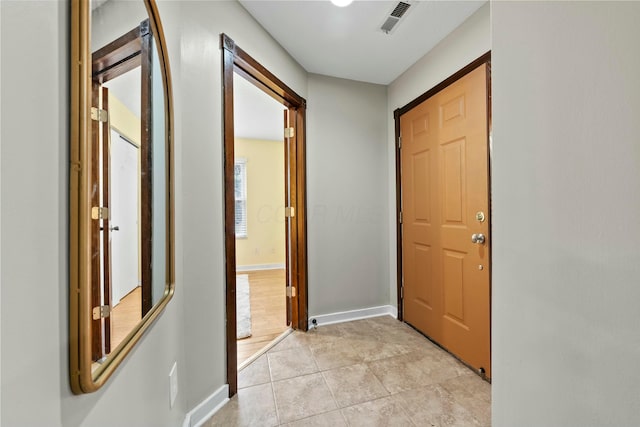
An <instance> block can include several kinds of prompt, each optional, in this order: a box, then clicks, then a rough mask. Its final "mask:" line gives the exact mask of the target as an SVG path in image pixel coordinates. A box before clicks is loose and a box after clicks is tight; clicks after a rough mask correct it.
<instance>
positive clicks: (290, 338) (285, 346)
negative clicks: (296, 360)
mask: <svg viewBox="0 0 640 427" xmlns="http://www.w3.org/2000/svg"><path fill="white" fill-rule="evenodd" d="M306 345H307V339H306V337H305V332H300V331H293V332H292V333H290V334H289V335H287V336H286V337H285V338H284V339H283V340H282V341H280V342H279V343H278V344H276V345H275V346H273V347H272V348H270V349H269V351H268V353H276V352H279V351H283V350H290V349H293V348H299V347H304V346H306Z"/></svg>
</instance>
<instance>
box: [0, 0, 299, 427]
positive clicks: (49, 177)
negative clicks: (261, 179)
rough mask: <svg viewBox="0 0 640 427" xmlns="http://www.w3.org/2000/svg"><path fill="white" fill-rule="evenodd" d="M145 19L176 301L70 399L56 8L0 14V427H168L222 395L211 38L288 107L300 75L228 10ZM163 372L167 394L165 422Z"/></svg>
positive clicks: (17, 7) (217, 129) (175, 8)
mask: <svg viewBox="0 0 640 427" xmlns="http://www.w3.org/2000/svg"><path fill="white" fill-rule="evenodd" d="M159 8H160V14H161V16H162V19H163V25H164V29H165V33H166V37H167V42H168V45H169V46H168V47H169V56H170V60H171V66H172V73H173V83H174V107H175V127H176V134H175V165H176V182H175V185H176V294H175V297H174V299H173V300H172V301H171V302H170V304H169V305H168V307H167V309H166V311H165V312H164V313H163V314H162V315H161V316H160V318H159V320H158V321H157V323H156V324H155V325H154V326H153V327H152V328H151V330H150V331H148V333H147V334H145V336H144V337H143V339H142V340H141V342H140V343H139V344H138V345H137V346H136V348H135V349H134V350H133V352H132V353H131V354H130V355H129V356H128V357H127V359H126V361H125V362H124V363H123V365H122V366H121V367H120V368H119V369H118V371H117V373H116V374H115V375H114V376H113V377H112V378H111V379H110V380H109V381H108V383H107V384H106V385H105V386H104V387H103V388H102V389H101V390H99V391H98V392H96V393H92V394H88V395H82V396H74V395H72V394H71V391H70V389H69V386H68V383H69V381H68V368H67V366H68V359H67V354H68V343H67V342H68V338H67V330H68V324H67V319H68V305H67V299H68V286H69V285H68V283H69V278H68V267H67V266H68V237H67V236H68V166H67V164H68V108H67V105H68V104H69V97H68V89H69V84H68V80H69V77H68V70H69V48H68V46H69V40H68V32H69V30H68V11H69V3H68V2H66V1H60V2H51V1H29V2H24V1H15V2H14V1H5V0H3V1H2V2H0V19H1V25H0V28H1V30H0V31H1V36H0V40H1V43H2V45H1V54H2V57H1V72H0V75H1V80H0V87H1V88H2V97H1V111H2V118H1V121H2V129H1V133H0V139H1V141H2V146H1V150H0V159H1V160H0V161H1V166H2V167H1V172H0V183H1V186H2V191H1V193H0V194H1V197H2V199H1V208H0V218H1V223H0V226H1V230H2V231H1V242H0V251H1V252H2V271H1V272H0V274H1V281H2V301H1V304H0V313H1V320H0V325H1V327H2V330H1V332H2V333H1V337H2V347H1V351H2V353H1V370H0V372H1V377H0V379H1V387H0V389H1V390H2V396H1V397H2V401H1V407H2V418H1V419H0V424H2V425H3V426H12V427H13V426H43V425H46V426H81V425H82V426H102V425H105V426H107V425H109V426H111V425H153V426H176V425H180V424H181V423H182V421H183V419H184V416H185V413H186V412H187V411H188V410H189V409H192V408H194V407H195V406H196V405H197V404H198V403H200V402H201V401H202V400H203V399H205V398H206V397H208V396H209V395H211V394H212V393H213V392H214V391H216V390H217V389H219V388H220V387H221V386H223V385H224V384H225V383H226V378H225V371H226V369H225V348H224V343H225V339H224V282H223V277H224V271H223V265H224V263H223V262H224V254H223V223H222V213H223V208H222V142H221V141H222V125H221V117H222V115H221V102H222V101H221V91H220V70H221V66H220V55H221V54H220V50H219V42H218V40H219V39H218V37H219V33H221V32H226V33H227V34H229V35H230V36H231V37H232V38H234V39H235V40H236V42H237V43H238V44H239V45H240V46H241V47H242V48H244V49H245V50H247V51H248V52H249V53H250V54H253V55H254V56H255V57H256V58H257V59H258V60H259V61H261V62H262V63H263V65H265V66H266V67H267V68H269V69H270V70H271V71H273V72H274V73H275V74H276V75H277V76H278V77H279V78H280V79H282V80H283V81H285V82H287V84H288V85H289V86H290V87H292V88H293V89H294V90H296V91H298V93H299V94H300V95H302V96H306V87H307V81H306V73H305V72H304V70H303V69H302V68H301V67H300V66H298V65H297V64H296V63H295V62H294V61H293V60H292V59H291V58H290V57H289V56H288V54H287V53H286V52H285V51H284V50H283V49H282V48H281V47H280V46H279V45H277V43H275V42H274V41H273V39H271V37H270V36H268V35H267V34H266V33H265V32H264V30H263V29H262V28H261V27H259V26H258V25H257V24H256V23H255V21H254V20H253V19H252V18H251V17H250V16H249V15H248V14H247V13H246V12H245V11H244V9H243V8H242V7H241V6H240V5H239V4H238V3H236V2H206V3H205V2H174V1H161V2H159ZM25 28H28V29H29V30H28V35H25ZM186 349H188V351H186ZM174 361H177V363H178V377H179V380H180V384H179V393H178V400H177V404H176V406H174V408H173V409H169V381H168V374H169V370H170V368H171V365H172V364H173V362H174Z"/></svg>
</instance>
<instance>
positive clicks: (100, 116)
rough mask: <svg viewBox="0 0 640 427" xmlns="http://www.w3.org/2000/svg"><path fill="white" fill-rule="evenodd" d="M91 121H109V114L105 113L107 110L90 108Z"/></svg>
mask: <svg viewBox="0 0 640 427" xmlns="http://www.w3.org/2000/svg"><path fill="white" fill-rule="evenodd" d="M91 120H95V121H97V122H106V121H108V120H109V113H107V110H103V109H100V108H96V107H91Z"/></svg>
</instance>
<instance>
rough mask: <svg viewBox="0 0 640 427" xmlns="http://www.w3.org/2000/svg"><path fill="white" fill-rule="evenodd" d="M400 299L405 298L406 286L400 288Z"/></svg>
mask: <svg viewBox="0 0 640 427" xmlns="http://www.w3.org/2000/svg"><path fill="white" fill-rule="evenodd" d="M400 299H404V286H402V287H401V288H400Z"/></svg>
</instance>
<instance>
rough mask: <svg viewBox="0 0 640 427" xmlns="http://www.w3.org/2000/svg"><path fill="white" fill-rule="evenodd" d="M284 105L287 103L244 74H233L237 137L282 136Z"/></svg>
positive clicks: (269, 139) (270, 138)
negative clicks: (244, 76)
mask: <svg viewBox="0 0 640 427" xmlns="http://www.w3.org/2000/svg"><path fill="white" fill-rule="evenodd" d="M284 108H285V107H284V105H282V104H280V103H279V102H278V101H276V100H275V99H273V98H272V97H270V96H269V95H267V94H266V93H264V92H263V91H262V90H260V89H258V88H257V87H255V86H254V85H252V84H251V83H249V82H248V81H247V80H246V79H245V78H243V77H241V76H239V75H237V74H236V73H234V74H233V115H234V117H233V119H234V132H235V136H236V137H238V138H248V139H263V140H267V141H281V140H283V138H284V115H283V113H282V112H283V111H284Z"/></svg>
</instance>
